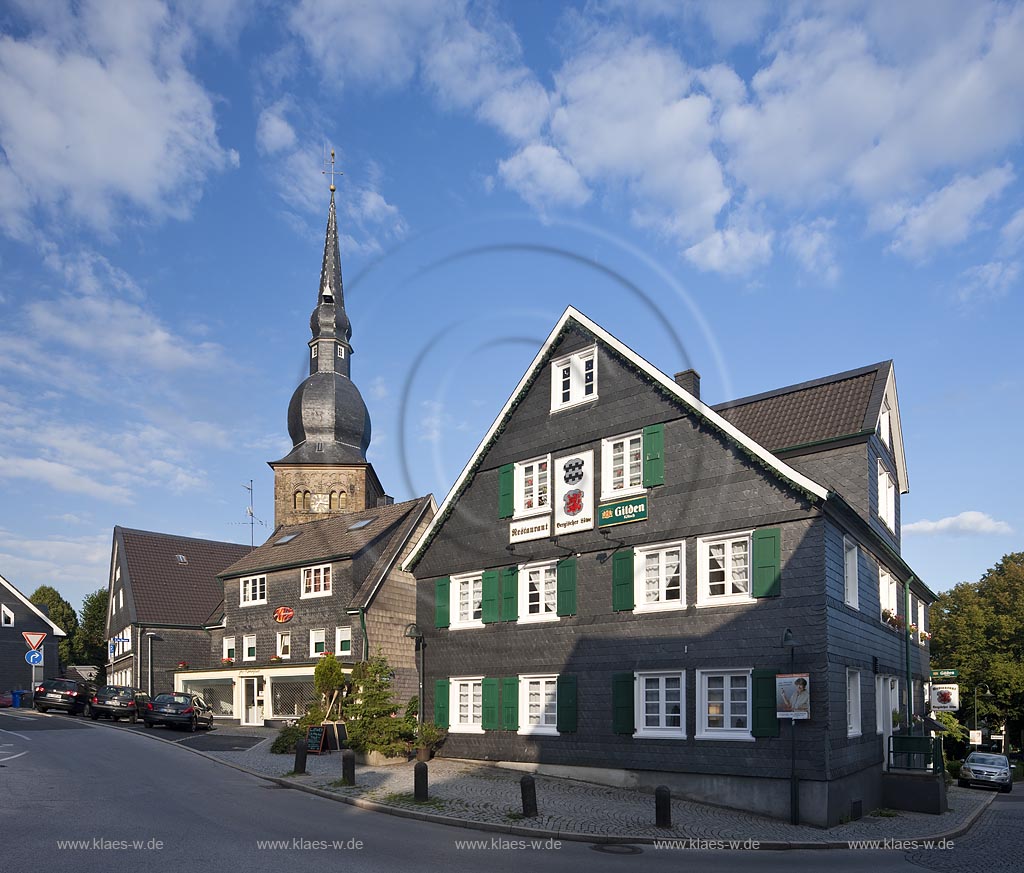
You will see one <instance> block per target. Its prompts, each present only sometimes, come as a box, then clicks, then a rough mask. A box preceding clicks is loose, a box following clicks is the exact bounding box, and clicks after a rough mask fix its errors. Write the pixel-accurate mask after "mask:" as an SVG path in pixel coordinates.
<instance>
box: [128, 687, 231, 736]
mask: <svg viewBox="0 0 1024 873" xmlns="http://www.w3.org/2000/svg"><path fill="white" fill-rule="evenodd" d="M142 721H143V723H144V724H145V725H146V727H148V728H151V727H153V725H155V724H164V725H167V726H168V727H187V728H188V729H189V730H191V731H195V730H196V729H197V728H198V727H199V725H203V726H204V727H205V728H206V729H207V730H209V729H210V728H212V727H213V708H212V707H211V706H210V705H209V704H208V703H207V702H206V701H205V700H203V698H201V697H200V696H199V695H198V694H189V693H188V692H187V691H176V692H174V693H173V694H158V695H157V696H156V697H154V698H153V699H152V700H150V701H149V702H148V703H147V704H146V708H145V709H144V710H143V711H142Z"/></svg>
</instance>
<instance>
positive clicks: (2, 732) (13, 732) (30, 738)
mask: <svg viewBox="0 0 1024 873" xmlns="http://www.w3.org/2000/svg"><path fill="white" fill-rule="evenodd" d="M0 734H10V735H11V736H12V737H21V739H23V740H28V742H30V743H31V742H32V737H26V736H25V735H24V734H19V733H18V732H17V731H5V730H4V729H3V728H0Z"/></svg>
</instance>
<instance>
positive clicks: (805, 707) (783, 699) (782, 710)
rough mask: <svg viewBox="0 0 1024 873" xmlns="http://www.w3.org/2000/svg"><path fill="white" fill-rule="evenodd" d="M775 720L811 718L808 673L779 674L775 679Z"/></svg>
mask: <svg viewBox="0 0 1024 873" xmlns="http://www.w3.org/2000/svg"><path fill="white" fill-rule="evenodd" d="M775 709H776V712H775V715H776V717H777V718H793V719H797V718H810V717H811V676H810V674H809V673H779V674H778V675H777V676H776V677H775Z"/></svg>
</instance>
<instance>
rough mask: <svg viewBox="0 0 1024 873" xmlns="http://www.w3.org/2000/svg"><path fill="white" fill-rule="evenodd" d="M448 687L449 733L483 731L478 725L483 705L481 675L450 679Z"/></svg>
mask: <svg viewBox="0 0 1024 873" xmlns="http://www.w3.org/2000/svg"><path fill="white" fill-rule="evenodd" d="M449 689H450V691H449V698H448V731H449V733H483V728H482V727H481V725H480V719H481V709H482V705H483V676H470V677H460V678H458V679H452V680H451V681H450V683H449Z"/></svg>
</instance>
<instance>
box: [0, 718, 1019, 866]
mask: <svg viewBox="0 0 1024 873" xmlns="http://www.w3.org/2000/svg"><path fill="white" fill-rule="evenodd" d="M215 735H216V732H214V733H213V734H212V735H211V736H215ZM182 736H184V735H182ZM167 738H168V739H171V738H177V737H173V736H168V737H167ZM1020 789H1021V786H1018V792H1017V793H1015V794H1012V795H1009V796H1001V797H999V798H997V799H996V801H995V803H994V804H993V806H992V807H990V809H989V810H988V811H987V812H986V813H985V814H984V817H983V819H982V820H981V821H980V822H979V823H978V825H977V826H976V827H975V829H974V831H972V832H971V833H970V834H968V835H967V836H965V837H963V838H961V839H960V840H957V841H956V844H955V848H953V849H952V850H949V849H946V850H940V849H932V850H930V851H923V850H918V851H916V852H915V851H909V852H908V851H893V850H877V851H800V852H764V851H730V850H724V851H714V850H713V851H700V850H693V849H675V850H661V851H659V850H657V849H655V848H654V847H653V846H649V845H646V846H637V847H636V848H637V849H638V850H639V851H638V852H637V853H635V854H620V852H622V851H623V849H621V848H619V849H617V850H616V851H615V853H614V854H613V853H609V852H607V851H598V850H596V849H595V848H594V847H592V846H590V845H589V844H587V843H579V842H570V841H563V842H561V843H560V844H559V845H558V846H557V847H556V846H555V845H552V844H546V843H545V841H544V840H538V841H537V844H536V845H533V844H532V841H531V840H530V839H528V838H520V837H514V836H510V835H508V834H503V835H499V834H491V833H487V832H484V831H472V830H464V829H461V828H450V827H446V826H443V825H436V824H432V823H428V822H419V821H413V820H409V819H403V818H397V817H394V816H390V815H383V814H380V813H374V812H367V811H364V810H360V809H357V808H355V807H352V806H349V805H347V804H343V803H337V802H334V801H330V800H325V799H322V798H319V797H316V796H313V795H309V794H306V793H304V792H301V791H295V790H289V789H285V788H279V787H277V786H274V785H272V784H270V783H268V782H266V781H264V780H262V779H258V778H256V777H253V776H249V775H247V774H245V773H241V772H239V771H237V770H234V769H232V768H230V767H226V766H223V765H221V764H218V763H215V762H213V761H210V760H208V759H206V758H203V757H201V756H198V755H195V754H193V753H192V752H189V751H188V750H187V749H184V748H180V747H178V746H177V745H172V744H168V743H165V742H156V741H154V739H153V738H152V737H151V736H149V735H148V734H143V733H141V732H136V731H120V730H112V729H110V727H109V726H107V725H106V724H104V723H102V722H100V723H97V724H94V723H92V722H90V721H87V720H84V719H81V718H77V717H70V716H66V715H63V714H53V713H49V714H47V715H40V714H37V713H33V712H30V711H24V710H0V870H4V871H7V870H10V871H22V870H31V869H46V868H47V867H48V866H51V865H58V869H66V868H68V867H73V868H74V869H75V870H76V871H78V873H92V871H97V873H99V871H103V873H107V871H110V870H122V869H128V868H129V867H138V866H139V865H144V866H145V868H146V869H150V870H153V869H164V868H168V869H179V868H180V866H181V865H187V866H186V867H185V869H200V870H217V869H231V870H243V871H246V873H250V871H252V873H259V871H264V870H267V871H274V873H286V871H291V870H296V871H298V870H302V871H307V870H309V869H310V868H313V867H316V868H320V869H324V870H332V871H333V870H346V871H350V870H351V871H388V873H392V871H407V870H408V871H414V870H415V871H418V870H443V871H445V873H459V871H473V873H477V871H484V870H486V871H488V873H492V871H505V870H514V871H517V873H521V871H522V870H523V868H524V867H527V868H529V870H530V871H531V873H542V871H559V873H561V871H565V870H581V869H586V870H587V871H588V873H590V871H593V873H604V871H615V873H619V871H626V873H630V871H644V873H646V871H648V870H652V871H660V870H664V871H674V873H678V871H682V870H693V871H704V870H743V871H747V870H750V871H753V870H757V871H776V870H778V871H783V870H786V871H791V870H794V869H798V870H814V871H817V870H822V869H826V868H827V869H828V870H829V871H830V873H831V871H835V873H842V871H872V873H877V871H881V870H921V869H922V868H925V869H933V870H939V871H951V873H958V871H977V870H984V871H985V873H1000V871H1003V870H1006V871H1010V870H1013V871H1015V873H1017V871H1020V870H1021V869H1024V841H1022V840H1021V838H1020V834H1021V825H1022V824H1024V790H1020ZM66 841H79V842H78V844H77V845H68V844H67V843H66ZM263 841H278V842H277V845H275V846H268V845H266V844H264V843H263ZM463 841H470V842H471V844H472V845H473V846H474V847H467V846H466V845H465V844H464V843H463Z"/></svg>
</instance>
